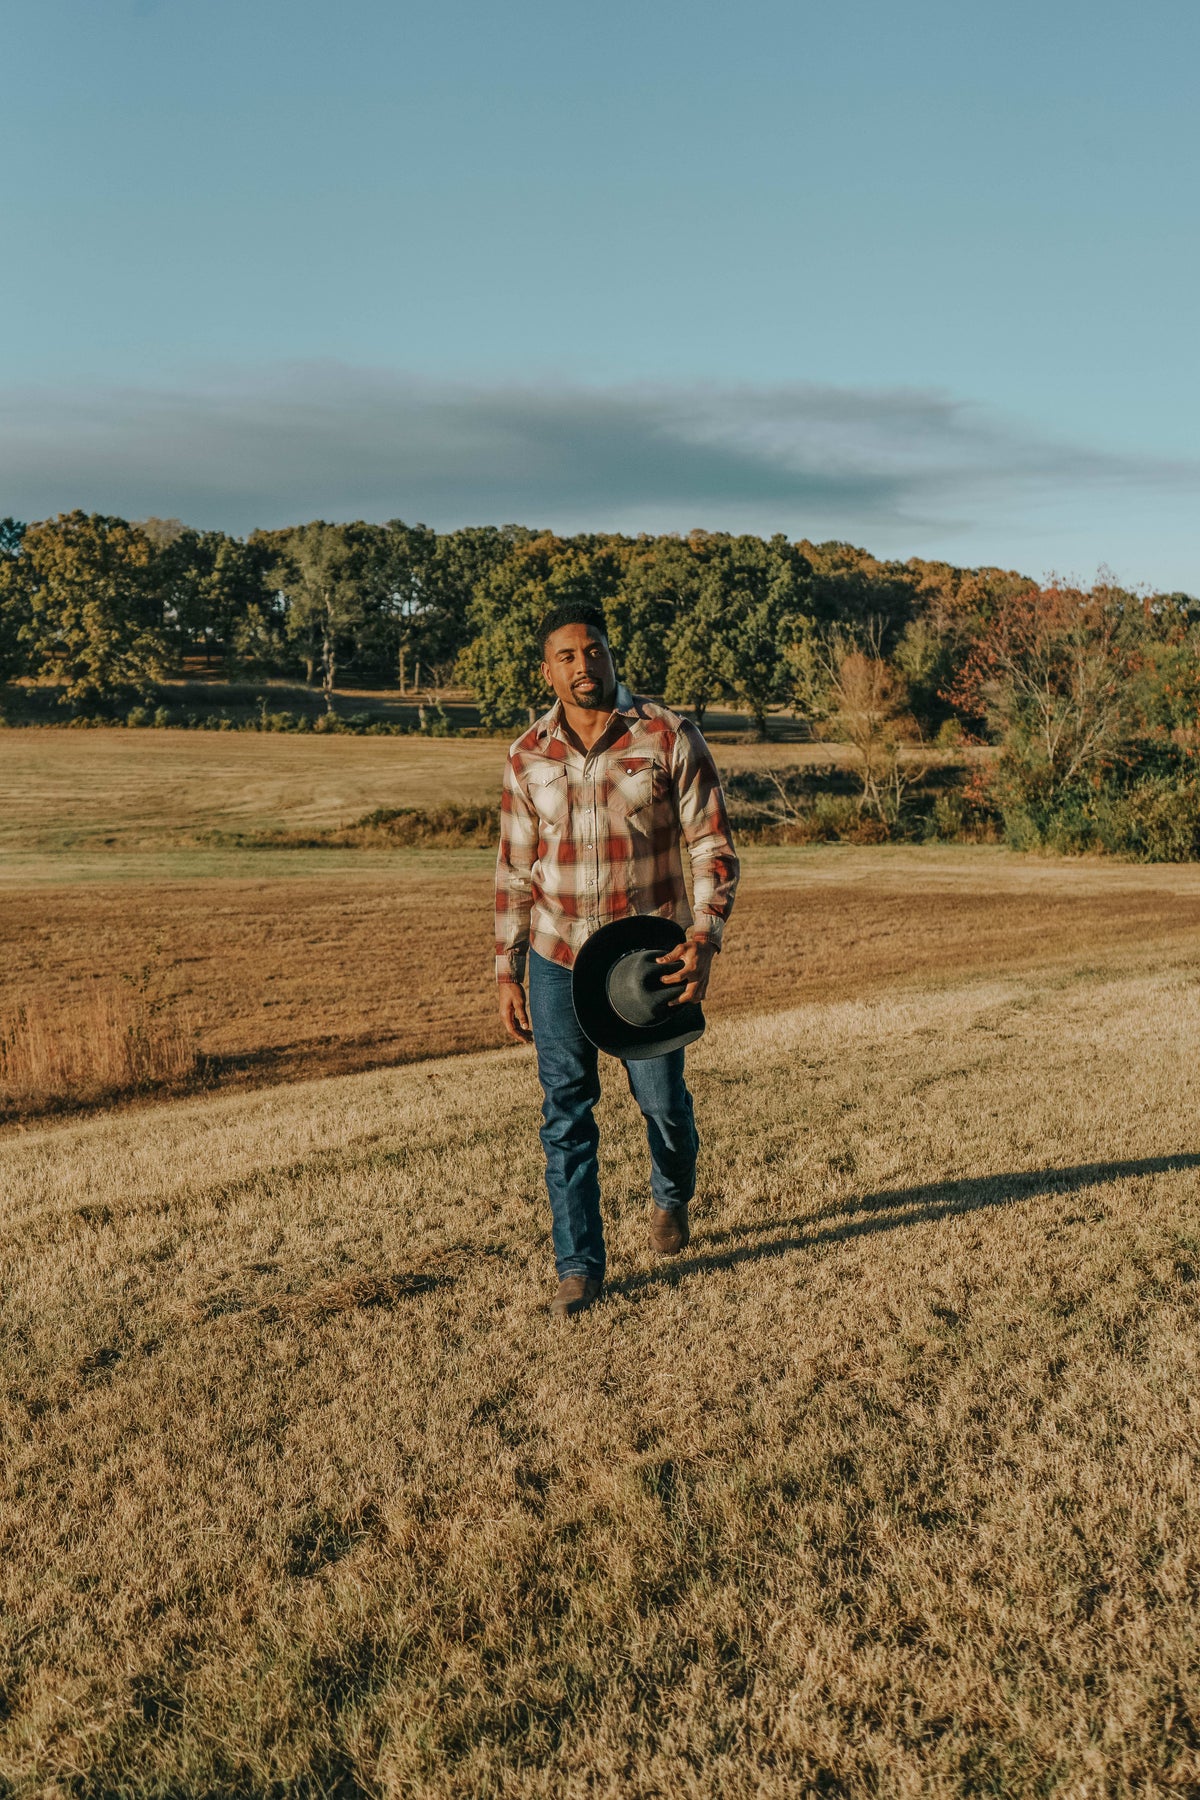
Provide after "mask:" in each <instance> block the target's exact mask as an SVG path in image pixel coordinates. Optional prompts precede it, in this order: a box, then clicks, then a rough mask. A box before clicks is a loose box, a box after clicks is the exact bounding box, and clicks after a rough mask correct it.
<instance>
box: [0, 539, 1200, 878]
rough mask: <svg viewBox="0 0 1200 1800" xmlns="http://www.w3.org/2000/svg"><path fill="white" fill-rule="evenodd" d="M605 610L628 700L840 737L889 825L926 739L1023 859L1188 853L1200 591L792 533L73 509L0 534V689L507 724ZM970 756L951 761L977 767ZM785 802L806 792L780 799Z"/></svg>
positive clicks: (527, 708)
mask: <svg viewBox="0 0 1200 1800" xmlns="http://www.w3.org/2000/svg"><path fill="white" fill-rule="evenodd" d="M566 600H578V601H583V602H587V603H590V604H593V605H596V606H599V607H601V608H602V609H603V611H604V613H605V616H606V617H607V619H608V622H609V636H610V641H611V643H612V647H613V651H614V655H615V658H616V661H617V666H618V668H619V670H620V671H621V673H622V675H623V677H624V679H625V680H626V681H627V682H628V683H629V684H630V686H631V687H633V688H634V689H635V690H637V691H640V692H642V693H646V694H651V695H656V696H659V697H661V698H663V699H664V700H666V701H667V703H668V704H672V705H676V706H678V707H680V708H681V709H683V710H685V711H687V712H688V713H690V715H691V716H692V717H694V718H695V719H697V721H698V722H700V723H701V724H703V721H704V718H705V714H706V713H707V711H708V710H709V709H710V708H711V707H713V706H716V705H722V706H733V707H735V708H737V709H738V710H740V711H742V712H743V713H744V714H746V715H748V717H749V719H750V720H752V721H753V725H754V728H755V729H756V731H757V732H758V734H759V735H760V736H764V737H765V736H767V735H768V734H769V729H770V719H771V716H772V714H774V713H777V712H779V711H782V710H785V709H789V710H792V711H795V712H799V713H800V714H802V715H803V716H804V717H805V718H806V719H807V720H808V721H809V722H810V723H811V725H812V727H813V729H814V731H815V732H816V733H817V734H818V735H825V736H827V737H831V738H833V737H836V738H839V739H840V740H842V741H849V742H851V743H852V744H854V746H855V748H856V750H857V751H858V753H859V763H860V772H861V781H862V792H861V794H860V796H859V802H858V804H859V806H860V809H862V810H863V811H865V812H866V813H868V814H870V815H872V816H873V817H874V818H876V819H877V820H878V822H879V823H880V825H881V826H882V827H883V828H884V829H886V830H888V831H889V832H899V831H901V830H902V828H903V819H904V814H905V808H906V805H908V804H909V802H910V799H911V790H912V788H913V786H914V784H915V783H916V781H917V773H916V772H917V771H919V770H920V769H921V767H922V754H923V751H922V747H923V746H929V745H931V744H934V743H937V744H940V745H942V746H943V747H946V746H950V745H954V744H961V743H967V744H972V743H974V744H981V745H990V746H992V754H991V755H990V756H989V757H987V758H983V759H976V760H975V761H974V762H973V763H971V767H970V773H969V778H967V779H965V780H964V783H963V785H962V788H961V792H960V793H959V794H958V795H957V797H956V799H955V805H956V806H957V807H958V808H959V814H960V819H961V824H962V829H963V830H968V831H969V829H970V827H971V821H972V819H975V820H976V821H978V820H982V819H986V818H990V819H992V820H994V821H998V822H999V825H1000V827H1001V829H1002V831H1003V834H1004V835H1005V837H1006V838H1007V839H1008V840H1009V841H1010V842H1013V843H1021V844H1028V845H1052V846H1055V847H1058V848H1086V847H1088V846H1100V847H1105V848H1123V849H1125V850H1126V851H1129V852H1131V853H1134V854H1156V855H1158V854H1166V855H1187V856H1191V855H1195V854H1197V853H1200V765H1198V764H1197V757H1198V756H1200V603H1198V602H1197V601H1196V600H1195V599H1194V598H1192V597H1191V596H1189V595H1187V594H1182V593H1165V594H1147V593H1134V592H1131V591H1129V590H1127V589H1124V588H1122V587H1120V586H1119V585H1118V584H1116V583H1115V582H1113V581H1110V580H1106V579H1103V578H1102V579H1100V580H1098V581H1097V582H1096V583H1095V584H1094V585H1093V586H1091V587H1090V588H1087V589H1084V588H1080V587H1077V586H1073V585H1071V584H1067V583H1060V582H1054V581H1050V582H1048V583H1042V584H1039V583H1037V582H1034V581H1032V580H1031V579H1030V578H1029V577H1027V576H1025V575H1023V574H1021V573H1020V572H1018V571H1015V570H1006V569H998V568H975V569H968V568H960V567H956V566H955V565H952V564H949V563H943V562H933V561H924V560H922V559H919V558H911V559H909V560H908V561H905V562H897V561H884V560H880V559H877V558H875V557H873V556H872V555H871V554H870V553H869V552H868V551H866V550H862V549H859V548H857V547H855V546H853V545H850V544H845V543H840V542H832V543H821V544H816V543H813V542H811V541H809V540H807V539H802V540H800V541H798V542H792V541H790V540H789V539H788V538H786V537H785V536H783V535H777V536H774V537H771V538H762V537H757V536H754V535H751V534H730V533H724V532H708V531H693V532H691V533H690V534H688V535H687V536H676V535H657V536H656V535H649V534H642V535H639V536H636V537H629V536H623V535H619V534H605V533H582V534H578V535H575V536H572V537H561V536H557V535H555V534H554V533H551V532H547V531H537V530H533V529H530V528H528V527H524V526H519V525H505V526H498V527H493V526H480V527H470V528H465V529H462V530H459V531H453V532H436V531H434V530H432V529H431V528H429V527H428V526H425V525H420V524H416V525H410V524H407V523H405V522H404V521H403V520H400V519H393V520H389V521H388V522H387V523H385V524H381V525H377V524H368V523H365V522H363V521H356V522H353V523H350V524H330V523H327V522H325V521H321V520H317V521H313V522H312V523H310V524H306V525H300V526H295V527H291V528H288V529H284V530H275V531H255V532H252V533H250V535H249V536H248V537H246V538H239V537H234V536H230V535H228V534H226V533H223V532H219V531H196V530H193V529H191V528H189V527H187V526H185V525H183V524H181V523H180V521H178V520H162V519H144V520H141V521H129V520H125V519H120V518H114V517H107V516H103V515H98V514H85V513H83V512H72V513H66V514H62V515H60V516H59V517H57V518H54V519H46V520H42V521H39V522H37V523H33V524H29V525H24V524H21V523H19V522H17V521H15V520H12V519H7V520H3V521H0V680H2V681H6V682H12V681H18V680H24V681H33V682H36V683H38V684H41V685H46V686H49V687H51V688H52V689H53V691H54V692H55V693H56V694H57V695H58V697H59V701H60V704H61V706H62V707H63V709H64V711H65V713H66V714H73V715H76V716H78V715H81V714H82V715H91V716H97V715H98V716H121V713H122V710H123V709H124V708H127V707H128V706H129V705H130V703H131V702H132V701H134V700H138V699H150V698H152V697H153V696H154V695H155V694H156V693H157V692H158V691H160V690H159V684H161V683H162V682H164V681H166V680H169V679H170V678H171V677H172V676H178V675H179V674H180V673H182V672H184V671H185V670H188V669H191V670H194V669H195V667H196V664H197V662H199V663H200V664H202V665H203V666H204V667H206V668H207V669H209V670H210V671H220V672H223V673H224V674H225V675H227V676H229V677H231V678H234V679H246V680H259V679H263V678H267V677H291V678H292V679H298V678H303V679H304V680H305V681H306V682H308V683H310V684H311V685H312V686H313V687H314V688H319V689H320V691H321V692H322V694H323V696H324V704H325V707H326V708H327V709H328V711H329V712H330V713H332V712H333V710H334V693H335V688H336V687H337V685H338V682H339V679H342V678H345V677H346V676H352V677H353V678H354V679H355V680H357V681H360V682H361V681H364V680H367V681H370V682H372V683H374V684H377V685H380V686H388V687H391V688H394V689H395V690H396V691H398V692H399V693H401V694H416V693H421V694H424V695H426V696H427V697H431V698H432V699H433V700H434V701H436V698H437V696H438V694H439V693H440V692H441V691H442V690H444V689H445V688H447V687H448V686H451V685H453V684H461V685H464V686H466V687H468V688H469V689H470V690H471V691H472V692H473V694H474V697H475V701H476V704H477V707H478V712H479V718H480V721H481V724H482V725H483V726H484V728H486V729H491V730H497V731H500V730H504V731H508V730H516V729H518V728H519V727H520V726H521V725H523V724H524V723H526V722H527V720H528V719H529V718H530V717H531V716H532V715H533V713H534V712H535V711H537V710H541V709H542V708H543V707H544V705H545V703H546V695H545V688H544V685H543V683H542V681H541V678H540V675H539V672H538V663H539V654H538V650H537V647H536V627H537V622H538V620H539V618H540V617H541V615H542V614H543V613H544V612H545V611H546V610H547V609H548V608H549V607H550V606H552V605H554V604H556V603H558V602H561V601H566ZM968 761H969V759H968ZM777 798H778V801H779V804H780V805H781V806H782V807H784V809H785V811H786V808H787V807H788V806H789V805H792V806H795V804H797V801H796V796H795V795H793V796H791V798H790V799H789V796H788V795H787V794H786V793H783V792H782V791H781V792H780V793H779V795H778V796H777Z"/></svg>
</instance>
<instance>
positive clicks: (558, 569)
mask: <svg viewBox="0 0 1200 1800" xmlns="http://www.w3.org/2000/svg"><path fill="white" fill-rule="evenodd" d="M625 541H626V540H621V539H615V538H606V537H585V536H580V537H577V538H559V537H555V536H554V534H553V533H552V532H543V533H541V534H540V535H539V536H537V537H533V538H530V539H528V540H527V541H526V542H525V543H520V544H515V545H514V546H513V548H512V549H511V550H510V552H509V554H508V555H507V556H506V557H505V559H504V561H503V562H502V563H500V564H499V565H498V566H497V567H495V568H494V569H493V570H492V571H491V573H490V574H488V575H487V576H486V577H485V578H484V580H483V581H481V582H480V584H479V586H478V587H477V588H476V590H475V592H474V594H473V595H472V599H471V608H470V620H471V624H472V627H473V629H474V632H475V635H474V637H473V638H472V640H471V642H470V643H469V644H468V645H467V647H466V649H465V650H464V651H463V653H462V655H461V657H460V658H459V672H460V674H461V676H462V679H463V680H464V681H465V682H466V683H467V684H468V685H469V686H470V687H472V688H473V689H474V691H475V696H476V700H477V703H478V706H479V716H480V718H481V719H482V721H483V723H484V724H485V725H486V726H487V727H488V728H489V729H491V730H511V729H514V728H515V727H517V726H519V725H521V724H523V723H527V722H532V720H533V719H534V717H535V716H536V714H537V711H538V709H539V707H541V706H542V705H544V703H545V702H546V700H547V698H548V695H547V689H546V684H545V682H544V681H543V679H542V676H541V647H540V645H539V644H538V641H537V629H538V623H539V621H540V620H541V618H542V616H543V614H544V613H546V612H548V611H549V609H550V608H551V607H552V606H557V605H559V604H560V603H562V602H566V601H580V602H583V603H587V604H589V605H592V606H598V607H600V608H601V609H603V608H605V607H606V606H607V604H608V602H609V601H610V600H611V599H612V597H613V595H614V594H615V593H616V591H617V588H618V585H619V582H620V577H621V554H620V552H621V546H622V544H623V542H625Z"/></svg>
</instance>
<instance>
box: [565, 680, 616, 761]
mask: <svg viewBox="0 0 1200 1800" xmlns="http://www.w3.org/2000/svg"><path fill="white" fill-rule="evenodd" d="M615 704H616V696H615V695H614V696H613V705H614V706H615ZM612 716H613V707H612V706H610V707H607V708H605V707H601V706H568V705H567V703H566V701H565V700H564V701H563V703H562V722H563V730H564V731H565V732H566V735H567V741H568V743H572V744H574V746H575V748H576V749H577V750H579V751H581V752H582V754H583V755H584V756H587V755H588V753H589V752H590V751H592V750H594V749H595V748H596V745H597V744H598V743H599V742H600V739H601V738H602V737H603V736H604V734H605V732H606V731H607V730H608V726H609V721H610V720H611V718H612Z"/></svg>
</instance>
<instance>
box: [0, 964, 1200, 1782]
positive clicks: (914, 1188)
mask: <svg viewBox="0 0 1200 1800" xmlns="http://www.w3.org/2000/svg"><path fill="white" fill-rule="evenodd" d="M689 1058H690V1066H691V1068H692V1080H693V1084H694V1088H695V1092H696V1097H697V1107H698V1117H699V1123H700V1129H701V1132H702V1135H703V1139H704V1144H703V1151H702V1155H703V1164H702V1180H701V1190H700V1195H699V1198H698V1202H697V1205H696V1208H695V1225H696V1230H695V1236H694V1239H693V1242H692V1245H691V1246H690V1248H689V1250H688V1251H687V1253H686V1254H685V1255H684V1256H683V1257H681V1258H679V1259H678V1260H676V1261H674V1262H670V1263H664V1262H661V1261H655V1259H654V1258H653V1257H652V1255H651V1253H650V1251H649V1248H648V1244H647V1232H646V1219H645V1205H646V1164H645V1150H644V1139H643V1134H642V1128H641V1122H640V1120H639V1119H638V1118H637V1116H636V1114H635V1112H634V1110H633V1108H632V1103H631V1102H630V1100H629V1096H628V1095H627V1094H626V1093H624V1092H623V1091H622V1087H621V1082H620V1078H619V1075H617V1072H616V1071H615V1070H614V1069H613V1068H612V1066H611V1065H609V1066H608V1069H607V1074H608V1082H607V1087H606V1093H605V1097H604V1100H603V1102H602V1107H601V1119H602V1130H603V1179H604V1191H605V1201H606V1208H607V1216H608V1221H609V1233H610V1247H611V1255H612V1266H611V1280H610V1288H609V1292H608V1297H607V1299H606V1300H605V1301H604V1303H603V1304H602V1305H600V1306H599V1307H597V1308H596V1309H595V1310H594V1311H593V1312H591V1313H588V1314H587V1315H585V1316H584V1317H583V1318H582V1319H580V1320H578V1321H577V1322H576V1325H575V1326H574V1327H573V1328H572V1327H567V1328H560V1329H557V1330H555V1329H553V1328H552V1327H551V1326H550V1324H549V1322H548V1320H547V1316H546V1310H545V1309H546V1304H547V1302H548V1300H549V1298H550V1295H551V1294H552V1292H553V1277H552V1272H551V1269H550V1265H549V1255H548V1243H547V1235H548V1234H547V1218H546V1206H545V1200H544V1196H543V1193H542V1187H541V1169H540V1153H539V1148H538V1143H537V1137H536V1124H537V1116H536V1108H537V1088H536V1082H535V1080H534V1075H533V1070H532V1066H531V1059H530V1057H529V1055H528V1054H527V1053H525V1052H522V1051H515V1050H514V1051H511V1052H500V1053H498V1054H492V1055H479V1056H475V1057H469V1058H461V1059H458V1060H455V1061H450V1062H445V1063H441V1064H427V1065H424V1066H421V1067H416V1068H408V1069H401V1070H391V1071H386V1072H381V1073H375V1074H370V1075H362V1076H355V1077H350V1078H345V1079H340V1080H336V1081H329V1082H325V1083H314V1084H310V1085H308V1086H298V1087H293V1088H288V1089H276V1090H272V1091H267V1092H263V1093H260V1094H257V1095H253V1096H239V1097H236V1098H225V1099H218V1100H205V1101H190V1102H186V1103H180V1104H174V1105H170V1106H164V1107H162V1108H159V1109H156V1110H154V1111H143V1112H124V1113H118V1114H113V1115H110V1116H109V1117H107V1118H105V1119H103V1120H95V1121H92V1122H89V1123H87V1124H82V1125H72V1126H69V1127H65V1128H60V1129H57V1130H53V1131H51V1130H44V1131H40V1132H37V1133H32V1132H31V1133H27V1134H26V1135H25V1136H24V1137H22V1138H20V1139H19V1140H18V1139H12V1138H10V1139H9V1140H7V1141H0V1196H2V1198H0V1258H2V1261H0V1293H3V1295H4V1302H3V1314H2V1319H3V1335H2V1337H0V1434H2V1435H0V1464H2V1466H3V1468H4V1470H5V1475H4V1480H3V1484H2V1485H0V1690H2V1691H3V1695H4V1708H3V1713H2V1716H0V1791H3V1792H4V1793H5V1794H11V1795H13V1796H15V1797H17V1800H23V1797H24V1796H30V1797H32V1796H35V1795H36V1796H38V1797H39V1800H40V1797H41V1796H47V1795H50V1796H61V1797H63V1800H65V1797H66V1796H68V1795H69V1796H74V1797H80V1800H82V1797H91V1796H94V1797H96V1800H99V1797H100V1796H112V1795H115V1794H120V1795H124V1796H129V1797H130V1800H133V1797H135V1796H136V1797H141V1796H145V1797H146V1800H149V1797H150V1796H152V1795H180V1796H182V1795H230V1796H233V1795H237V1796H261V1797H263V1800H265V1797H266V1796H273V1797H276V1800H284V1796H291V1795H302V1796H309V1797H312V1800H315V1797H316V1796H318V1795H338V1796H342V1797H344V1800H349V1797H351V1796H359V1795H363V1796H385V1795H386V1796H391V1795H395V1796H417V1795H419V1796H422V1797H424V1796H430V1797H434V1800H451V1797H454V1800H460V1797H461V1800H475V1797H476V1796H493V1797H501V1796H502V1797H505V1800H508V1797H517V1796H521V1797H522V1800H534V1797H538V1800H551V1797H553V1800H560V1797H564V1796H565V1797H566V1800H576V1797H578V1800H582V1797H584V1796H589V1797H590V1796H611V1797H612V1800H626V1797H629V1796H634V1797H640V1796H645V1797H647V1800H648V1797H649V1796H652V1795H653V1796H665V1795H670V1796H672V1797H674V1796H676V1795H679V1796H684V1797H685V1800H688V1797H691V1800H699V1797H702V1796H703V1797H705V1800H707V1797H709V1796H717V1795H719V1796H721V1797H722V1800H726V1797H729V1800H743V1797H745V1800H750V1797H751V1796H753V1797H755V1800H785V1797H787V1800H790V1797H791V1796H795V1795H816V1794H821V1795H830V1796H843V1795H844V1796H847V1797H849V1800H867V1797H868V1796H870V1797H872V1800H879V1797H881V1796H887V1797H888V1800H891V1797H892V1796H898V1797H901V1800H909V1797H911V1800H918V1797H920V1800H925V1797H926V1796H929V1797H932V1800H946V1797H950V1796H954V1797H958V1796H963V1797H965V1796H980V1795H996V1796H1004V1797H1006V1800H1008V1797H1013V1800H1024V1797H1026V1796H1029V1797H1032V1796H1056V1797H1058V1800H1093V1797H1094V1800H1109V1797H1112V1800H1117V1797H1125V1796H1128V1797H1129V1800H1133V1797H1134V1796H1137V1797H1138V1800H1143V1797H1145V1800H1151V1797H1159V1800H1166V1797H1167V1796H1181V1795H1189V1794H1195V1793H1197V1792H1200V1622H1198V1621H1200V1491H1198V1483H1197V1467H1198V1466H1200V1398H1198V1396H1200V1309H1198V1303H1197V1299H1198V1296H1200V1125H1198V1123H1197V1120H1198V1116H1200V1004H1198V1001H1197V989H1196V983H1195V973H1194V969H1193V967H1192V966H1191V965H1190V963H1187V962H1180V963H1179V964H1178V965H1177V966H1166V965H1163V966H1160V967H1159V968H1158V969H1156V970H1153V971H1151V972H1149V973H1140V974H1137V975H1134V976H1128V975H1126V976H1121V977H1118V976H1116V975H1113V974H1110V973H1106V972H1105V971H1104V970H1103V969H1102V968H1099V967H1097V966H1096V959H1095V958H1094V957H1093V958H1090V959H1089V966H1087V967H1084V966H1079V967H1077V968H1075V969H1073V970H1072V969H1059V970H1056V971H1054V972H1052V973H1049V974H1042V975H1030V976H1015V977H1008V978H1003V979H993V980H988V981H983V982H981V981H973V982H965V983H959V984H958V985H957V986H953V985H950V984H948V983H947V984H946V985H944V986H943V987H941V988H939V989H938V990H937V991H935V992H929V993H924V994H922V993H913V992H910V993H908V994H905V995H903V996H900V997H897V998H893V999H891V1000H885V1001H881V1002H876V1003H843V1004H835V1005H810V1006H805V1007H801V1008H797V1009H794V1010H792V1011H789V1012H783V1013H779V1014H776V1015H773V1016H763V1017H761V1018H757V1019H743V1020H740V1021H737V1022H728V1021H727V1022H724V1023H722V1022H720V1021H716V1022H714V1024H713V1025H712V1027H711V1028H710V1032H709V1034H708V1036H707V1037H706V1038H705V1039H704V1040H703V1041H702V1042H701V1044H700V1045H699V1046H697V1050H696V1052H695V1053H691V1052H690V1053H689ZM614 1075H617V1078H616V1079H615V1080H614V1079H613V1077H614Z"/></svg>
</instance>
